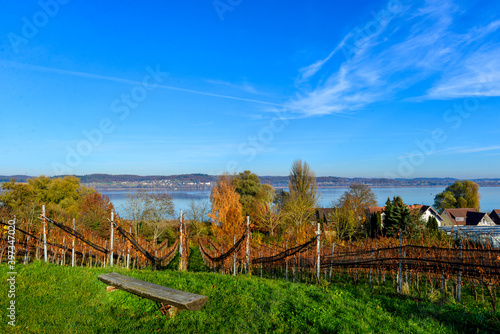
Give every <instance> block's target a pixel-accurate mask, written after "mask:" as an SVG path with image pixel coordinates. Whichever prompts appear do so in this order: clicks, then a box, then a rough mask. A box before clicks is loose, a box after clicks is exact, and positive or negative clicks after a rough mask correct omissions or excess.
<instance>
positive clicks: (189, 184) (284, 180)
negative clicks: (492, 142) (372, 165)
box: [0, 174, 500, 189]
mask: <svg viewBox="0 0 500 334" xmlns="http://www.w3.org/2000/svg"><path fill="white" fill-rule="evenodd" d="M61 176H62V175H61ZM61 176H54V177H61ZM76 176H77V177H78V178H79V179H80V181H81V182H82V183H83V184H86V185H91V186H93V187H96V188H105V187H112V188H151V187H157V188H174V189H175V188H181V189H184V188H188V189H191V188H195V189H199V188H211V187H212V186H213V184H214V183H215V182H216V181H217V175H208V174H181V175H147V176H140V175H128V174H121V175H112V174H90V175H76ZM12 178H14V179H16V181H18V182H26V180H27V179H29V178H31V176H27V175H12V176H1V175H0V182H7V181H9V180H10V179H12ZM259 178H260V180H261V182H262V183H267V184H271V185H272V186H274V187H282V188H285V187H287V186H288V176H259ZM457 180H458V179H454V178H413V179H402V178H401V179H384V178H347V177H337V176H321V177H318V178H317V183H318V186H319V187H322V188H328V187H348V186H349V185H350V184H352V183H363V184H367V185H369V186H372V187H430V186H436V187H446V186H448V185H450V184H452V183H453V182H455V181H457ZM472 181H474V182H476V183H477V184H479V185H480V186H482V187H500V178H495V179H487V178H486V179H472Z"/></svg>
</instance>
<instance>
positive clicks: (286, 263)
mask: <svg viewBox="0 0 500 334" xmlns="http://www.w3.org/2000/svg"><path fill="white" fill-rule="evenodd" d="M286 251H288V240H287V241H286V244H285V252H286ZM285 261H286V262H285V265H286V268H285V271H286V273H285V279H286V280H287V281H288V256H287V257H286V258H285Z"/></svg>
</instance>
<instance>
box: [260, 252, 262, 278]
mask: <svg viewBox="0 0 500 334" xmlns="http://www.w3.org/2000/svg"><path fill="white" fill-rule="evenodd" d="M260 258H262V250H261V251H260ZM260 278H262V260H261V262H260Z"/></svg>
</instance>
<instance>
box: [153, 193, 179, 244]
mask: <svg viewBox="0 0 500 334" xmlns="http://www.w3.org/2000/svg"><path fill="white" fill-rule="evenodd" d="M173 215H174V202H173V201H172V197H171V196H170V195H169V194H166V193H150V194H148V195H147V197H146V217H147V220H146V224H147V226H148V227H149V228H150V229H151V231H152V233H153V239H154V240H155V242H156V241H158V238H159V237H160V236H161V235H162V234H163V233H164V232H165V230H166V229H167V228H168V225H167V219H169V218H172V217H173Z"/></svg>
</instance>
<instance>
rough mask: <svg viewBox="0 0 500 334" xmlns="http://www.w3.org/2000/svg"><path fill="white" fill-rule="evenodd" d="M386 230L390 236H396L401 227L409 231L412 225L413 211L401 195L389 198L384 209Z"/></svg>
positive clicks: (405, 231) (404, 231) (404, 230)
mask: <svg viewBox="0 0 500 334" xmlns="http://www.w3.org/2000/svg"><path fill="white" fill-rule="evenodd" d="M384 213H385V219H384V232H385V234H386V235H387V236H388V237H396V236H397V235H398V232H399V229H401V230H402V232H403V233H408V232H409V230H410V226H411V213H410V209H409V208H408V206H407V205H406V204H405V203H404V202H403V200H402V199H401V197H399V196H395V197H394V198H393V199H392V201H391V200H390V199H389V198H388V199H387V202H386V206H385V209H384Z"/></svg>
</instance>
